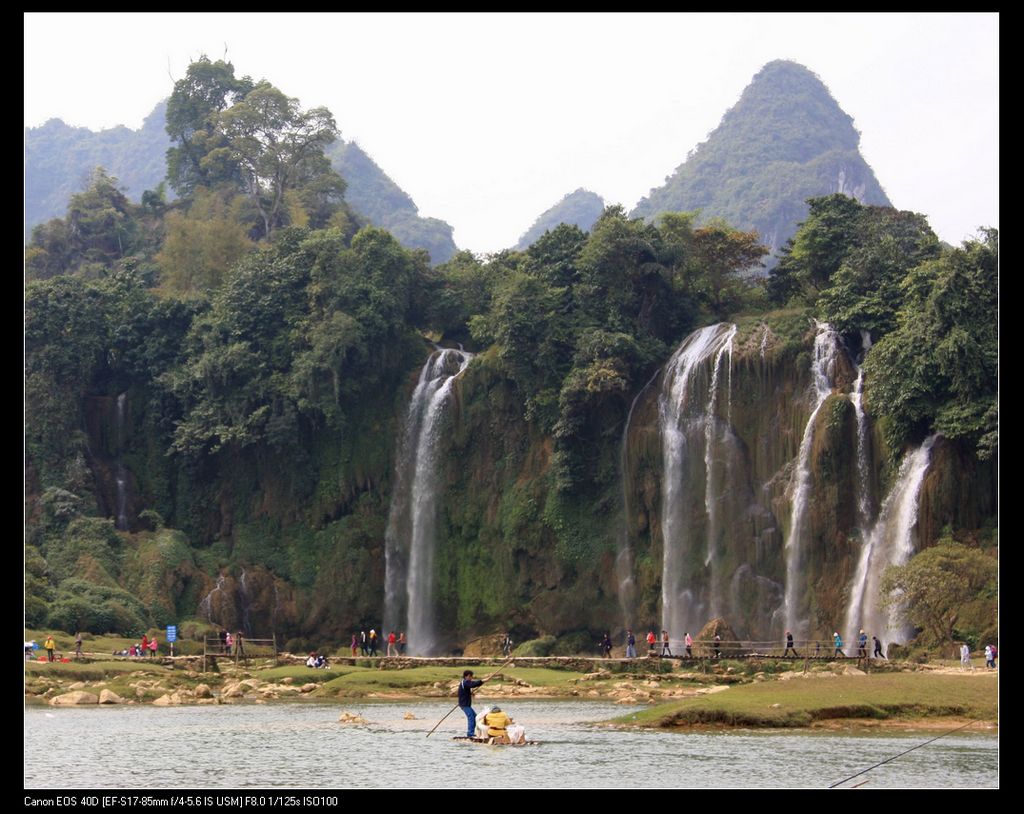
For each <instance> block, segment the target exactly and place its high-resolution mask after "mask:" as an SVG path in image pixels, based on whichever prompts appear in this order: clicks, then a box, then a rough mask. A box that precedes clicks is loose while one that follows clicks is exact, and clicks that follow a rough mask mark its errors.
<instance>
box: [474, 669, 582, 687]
mask: <svg viewBox="0 0 1024 814" xmlns="http://www.w3.org/2000/svg"><path fill="white" fill-rule="evenodd" d="M501 675H502V676H504V677H505V678H506V679H510V678H514V679H516V680H518V681H525V682H526V683H527V684H529V685H530V686H532V687H564V688H566V689H568V688H569V687H571V686H575V685H574V684H573V682H575V681H576V679H579V678H582V677H583V673H579V672H574V671H571V670H553V669H551V668H548V667H507V668H505V669H503V670H502V671H501ZM479 677H480V678H483V677H484V676H479ZM498 683H501V679H500V678H493V679H491V680H490V681H489V682H487V684H498ZM487 684H485V685H484V686H487Z"/></svg>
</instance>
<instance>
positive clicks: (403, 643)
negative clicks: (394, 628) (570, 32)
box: [398, 630, 409, 656]
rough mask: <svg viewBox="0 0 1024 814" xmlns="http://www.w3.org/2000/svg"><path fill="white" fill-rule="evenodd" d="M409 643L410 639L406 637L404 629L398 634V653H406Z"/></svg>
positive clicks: (401, 654)
mask: <svg viewBox="0 0 1024 814" xmlns="http://www.w3.org/2000/svg"><path fill="white" fill-rule="evenodd" d="M408 643H409V641H408V640H407V639H406V638H405V631H404V630H403V631H402V632H401V633H399V634H398V655H400V656H404V655H405V646H406V645H407V644H408Z"/></svg>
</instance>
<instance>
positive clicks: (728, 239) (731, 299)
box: [689, 221, 768, 319]
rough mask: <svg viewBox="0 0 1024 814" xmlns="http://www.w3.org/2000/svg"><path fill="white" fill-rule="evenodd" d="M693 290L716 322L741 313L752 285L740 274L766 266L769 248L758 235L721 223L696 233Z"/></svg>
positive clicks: (713, 224) (692, 258)
mask: <svg viewBox="0 0 1024 814" xmlns="http://www.w3.org/2000/svg"><path fill="white" fill-rule="evenodd" d="M690 251H691V255H690V265H691V266H692V267H693V268H694V269H695V270H694V271H693V272H691V274H690V275H689V278H690V286H691V288H690V290H691V292H692V293H693V294H694V295H696V297H697V299H698V300H699V301H700V302H701V303H702V304H703V305H704V306H705V307H706V309H707V310H708V311H709V312H710V314H711V315H712V316H713V317H714V318H716V319H724V318H725V317H727V316H728V315H729V314H731V313H733V312H735V311H737V310H739V308H740V307H741V306H742V305H743V297H744V293H745V292H746V290H747V289H748V288H749V283H748V282H746V281H745V280H743V279H742V278H741V277H740V273H741V272H744V271H749V270H751V269H753V268H755V267H759V266H761V265H762V263H761V258H762V257H764V256H765V255H766V254H768V249H766V248H765V247H764V246H763V245H761V242H760V238H759V237H758V235H757V232H741V231H739V230H737V229H733V228H732V227H730V226H729V225H728V224H726V223H723V222H721V221H712V222H711V223H709V224H708V225H707V226H702V227H701V228H699V229H695V230H694V231H693V237H692V245H691V247H690Z"/></svg>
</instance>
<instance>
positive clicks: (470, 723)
mask: <svg viewBox="0 0 1024 814" xmlns="http://www.w3.org/2000/svg"><path fill="white" fill-rule="evenodd" d="M461 709H462V711H463V712H465V713H466V737H467V738H472V737H473V736H474V735H475V734H476V733H475V732H474V730H475V729H476V713H475V712H473V708H472V707H461Z"/></svg>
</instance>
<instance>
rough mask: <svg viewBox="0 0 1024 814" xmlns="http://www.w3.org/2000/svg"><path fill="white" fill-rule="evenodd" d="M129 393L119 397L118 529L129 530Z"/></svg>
mask: <svg viewBox="0 0 1024 814" xmlns="http://www.w3.org/2000/svg"><path fill="white" fill-rule="evenodd" d="M127 398H128V394H127V393H122V394H121V395H119V396H118V397H117V475H116V480H117V522H116V523H115V524H114V526H115V528H117V529H118V531H127V530H128V472H127V470H126V469H125V466H124V460H123V459H122V456H123V454H124V408H125V402H126V401H127Z"/></svg>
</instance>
